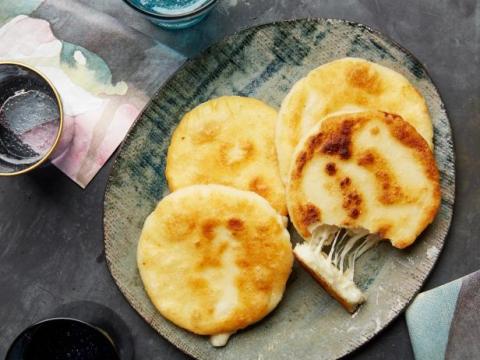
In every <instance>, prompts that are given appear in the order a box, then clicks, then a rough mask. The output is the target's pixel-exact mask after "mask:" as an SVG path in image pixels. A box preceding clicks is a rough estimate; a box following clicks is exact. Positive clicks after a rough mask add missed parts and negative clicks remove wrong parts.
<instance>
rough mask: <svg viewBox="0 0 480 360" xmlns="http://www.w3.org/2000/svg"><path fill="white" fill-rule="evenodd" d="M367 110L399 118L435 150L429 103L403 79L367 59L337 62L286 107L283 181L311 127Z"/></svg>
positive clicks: (302, 86) (279, 136)
mask: <svg viewBox="0 0 480 360" xmlns="http://www.w3.org/2000/svg"><path fill="white" fill-rule="evenodd" d="M369 110H381V111H386V112H389V113H393V114H399V115H400V116H401V117H402V118H403V119H404V120H405V121H407V122H409V123H410V124H411V125H412V126H413V127H415V129H416V130H417V131H418V132H419V133H420V134H421V135H422V136H423V138H424V139H425V140H426V141H427V143H428V144H429V146H430V147H432V138H433V128H432V123H431V119H430V115H429V112H428V108H427V105H426V103H425V100H424V98H423V97H422V95H420V93H419V92H418V91H417V90H416V89H415V87H414V86H413V85H412V84H411V83H410V82H409V81H408V80H407V79H406V78H405V77H404V76H403V75H401V74H399V73H397V72H395V71H393V70H391V69H389V68H386V67H384V66H381V65H378V64H375V63H372V62H369V61H366V60H363V59H358V58H344V59H339V60H336V61H333V62H330V63H327V64H324V65H322V66H320V67H318V68H317V69H315V70H313V71H311V72H310V73H309V74H308V75H307V76H306V77H305V78H303V79H301V80H300V81H298V82H297V83H296V84H295V85H294V86H293V87H292V89H291V90H290V92H289V94H288V95H287V96H286V97H285V99H284V101H283V102H282V106H281V108H280V111H279V114H278V122H277V130H276V139H275V141H276V147H277V153H278V160H279V163H280V173H281V176H282V179H283V180H284V181H285V182H286V180H287V177H288V172H289V168H290V163H291V159H292V154H293V151H294V149H295V146H296V145H297V144H298V142H299V141H300V139H301V138H303V136H304V135H305V134H306V133H307V132H308V131H309V129H310V128H311V127H313V126H314V125H315V124H317V123H318V122H320V121H322V119H323V118H325V117H327V116H331V115H334V114H340V113H347V112H357V111H369Z"/></svg>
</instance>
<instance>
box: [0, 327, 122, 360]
mask: <svg viewBox="0 0 480 360" xmlns="http://www.w3.org/2000/svg"><path fill="white" fill-rule="evenodd" d="M5 359H6V360H63V359H69V360H119V359H120V357H119V355H118V353H117V349H116V347H115V344H114V343H113V341H112V339H111V338H110V336H109V335H108V334H107V333H106V332H105V331H103V330H101V329H99V328H97V327H95V326H93V325H90V324H88V323H86V322H83V321H80V320H76V319H71V318H52V319H47V320H43V321H40V322H38V323H36V324H34V325H32V326H30V327H28V328H27V329H25V330H24V331H23V332H22V333H21V334H20V335H18V336H17V338H16V339H15V340H14V342H13V343H12V345H11V346H10V349H9V350H8V352H7V356H6V358H5Z"/></svg>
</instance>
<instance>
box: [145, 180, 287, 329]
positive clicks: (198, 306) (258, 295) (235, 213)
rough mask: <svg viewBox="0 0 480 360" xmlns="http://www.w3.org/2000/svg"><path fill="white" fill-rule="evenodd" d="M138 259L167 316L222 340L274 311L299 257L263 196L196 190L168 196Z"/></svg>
mask: <svg viewBox="0 0 480 360" xmlns="http://www.w3.org/2000/svg"><path fill="white" fill-rule="evenodd" d="M137 262H138V268H139V271H140V275H141V278H142V281H143V283H144V286H145V290H146V291H147V294H148V296H149V297H150V299H151V300H152V303H153V304H154V305H155V307H156V308H157V309H158V310H159V312H160V313H161V314H162V315H163V316H164V317H166V318H167V319H169V320H170V321H172V322H173V323H175V324H177V325H178V326H180V327H183V328H185V329H188V330H190V331H192V332H194V333H197V334H201V335H215V334H222V333H232V332H235V331H236V330H239V329H242V328H244V327H246V326H248V325H250V324H252V323H254V322H256V321H258V320H260V319H262V318H263V317H264V316H266V315H267V314H268V313H269V312H270V311H271V310H273V309H274V308H275V306H276V305H277V304H278V302H279V301H280V299H281V298H282V295H283V292H284V290H285V284H286V281H287V279H288V276H289V274H290V271H291V267H292V262H293V255H292V248H291V244H290V236H289V233H288V231H287V230H286V229H285V227H284V225H283V222H282V217H281V216H280V215H279V214H278V213H277V212H276V211H275V210H274V209H273V208H272V207H271V206H270V204H269V203H268V202H267V201H266V200H265V199H264V198H262V197H260V196H259V195H257V194H255V193H253V192H250V191H241V190H237V189H234V188H230V187H226V186H221V185H194V186H190V187H186V188H183V189H180V190H178V191H176V192H174V193H172V194H170V195H168V196H167V197H165V198H164V199H163V200H162V201H160V203H159V204H158V206H157V208H156V209H155V211H154V212H153V213H152V214H150V215H149V217H148V218H147V220H146V221H145V225H144V227H143V230H142V234H141V237H140V241H139V244H138V251H137Z"/></svg>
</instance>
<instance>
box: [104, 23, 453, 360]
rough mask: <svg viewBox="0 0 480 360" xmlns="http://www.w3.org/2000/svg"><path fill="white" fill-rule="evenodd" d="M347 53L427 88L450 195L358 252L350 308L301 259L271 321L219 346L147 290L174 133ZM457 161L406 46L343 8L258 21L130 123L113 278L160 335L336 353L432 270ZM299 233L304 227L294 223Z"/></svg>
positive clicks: (268, 353) (243, 347)
mask: <svg viewBox="0 0 480 360" xmlns="http://www.w3.org/2000/svg"><path fill="white" fill-rule="evenodd" d="M345 56H352V57H361V58H365V59H367V60H370V61H374V62H377V63H379V64H382V65H385V66H388V67H389V68H392V69H394V70H396V71H398V72H400V73H402V74H403V75H404V76H406V77H407V78H408V79H409V80H410V81H411V82H412V83H413V84H414V85H415V87H416V88H417V89H418V90H419V91H420V92H421V93H422V94H423V96H424V97H425V99H426V101H427V103H428V107H429V110H430V114H431V116H432V119H433V125H434V128H435V134H434V141H435V156H436V159H437V163H438V166H439V170H440V173H441V186H442V205H441V209H440V212H439V213H438V215H437V217H436V219H435V221H434V223H433V224H432V225H431V226H430V227H429V228H428V229H427V230H426V231H425V232H424V233H423V234H422V235H421V236H420V238H419V239H418V240H417V242H416V243H415V244H414V245H413V246H412V247H410V248H409V249H407V250H403V251H400V250H396V249H394V248H393V247H392V246H390V245H389V244H387V243H382V244H381V245H380V246H378V247H376V248H375V249H373V250H371V251H369V252H367V253H366V254H365V255H364V256H363V257H362V258H360V260H359V261H358V262H357V266H358V274H356V282H357V284H359V286H360V287H361V288H362V289H363V290H364V291H365V292H366V294H367V296H368V300H367V302H366V303H365V304H364V305H363V306H362V307H361V308H360V310H359V311H358V312H357V313H356V314H354V315H353V316H352V315H350V314H349V313H347V312H346V311H345V310H344V309H343V308H342V307H341V306H340V305H339V304H338V303H337V302H336V301H335V300H333V299H332V298H331V297H330V296H329V295H328V294H327V293H326V292H325V291H324V290H323V289H322V287H320V286H319V285H318V284H317V283H316V282H315V281H314V280H313V279H312V278H311V277H310V275H308V274H307V273H306V272H305V271H304V270H303V269H301V268H300V267H299V266H298V264H295V265H294V269H293V272H292V275H291V277H290V280H289V282H288V284H287V290H286V292H285V295H284V298H283V300H282V301H281V303H280V305H279V306H278V307H277V309H276V310H275V311H273V312H272V314H270V315H269V316H268V317H267V318H265V319H264V320H263V321H261V322H259V323H258V324H255V325H254V326H251V327H249V328H247V329H246V330H244V331H240V332H238V333H237V334H235V335H234V336H232V337H231V339H230V340H229V342H228V344H227V346H226V347H223V348H214V347H212V346H211V345H210V343H209V342H208V338H206V337H202V336H197V335H194V334H191V333H189V332H187V331H185V330H182V329H180V328H178V327H177V326H175V325H173V324H172V323H170V322H169V321H167V320H166V319H164V318H163V317H162V316H161V315H160V314H159V313H158V312H157V311H156V310H155V308H154V307H153V305H152V303H151V302H150V300H149V298H148V297H147V294H146V293H145V291H144V289H143V286H142V282H141V279H140V276H139V273H138V270H137V265H136V248H137V242H138V238H139V235H140V232H141V229H142V226H143V222H144V220H145V218H146V217H147V215H148V214H149V213H150V212H151V211H152V210H153V209H154V207H155V205H156V204H157V202H158V201H159V200H160V199H161V198H162V197H163V196H164V195H166V194H167V193H168V188H167V183H166V180H165V176H164V170H165V160H166V153H167V149H168V145H169V142H170V136H171V134H172V132H173V131H174V130H175V127H176V126H177V124H178V122H179V121H180V119H181V118H182V116H183V115H184V114H185V113H186V112H187V111H189V110H191V109H192V108H193V107H195V106H197V105H198V104H200V103H202V102H204V101H206V100H208V99H211V98H214V97H218V96H221V95H243V96H251V97H255V98H258V99H261V100H263V101H265V102H266V103H268V104H270V105H272V106H275V107H277V108H278V107H279V106H280V103H281V101H282V99H283V98H284V96H285V95H286V94H287V92H288V91H289V89H290V88H291V87H292V85H293V84H294V83H295V82H296V81H297V80H299V79H300V78H301V77H303V76H305V75H306V74H307V73H308V72H309V71H310V70H312V69H314V68H316V67H318V66H319V65H322V64H324V63H326V62H329V61H332V60H334V59H338V58H342V57H345ZM454 194H455V169H454V152H453V144H452V133H451V130H450V124H449V121H448V118H447V114H446V112H445V108H444V106H443V103H442V100H441V98H440V95H439V93H438V91H437V89H436V87H435V85H434V84H433V83H432V80H431V79H430V77H429V76H428V74H427V72H426V70H425V69H424V67H423V66H422V65H421V64H420V63H419V61H418V60H417V59H415V58H414V57H413V56H412V55H411V54H410V53H409V52H408V51H406V50H405V49H403V48H401V47H400V46H399V45H397V44H395V43H393V42H392V41H390V40H388V39H387V38H385V37H384V36H383V35H381V34H379V33H377V32H375V31H372V30H371V29H369V28H368V27H366V26H364V25H360V24H356V23H352V22H347V21H342V20H323V19H319V20H313V19H312V20H296V21H286V22H278V23H272V24H266V25H261V26H257V27H254V28H251V29H247V30H244V31H242V32H240V33H238V34H235V35H233V36H230V37H228V38H227V39H225V40H223V41H222V42H220V43H218V44H216V45H214V46H212V47H210V48H209V49H208V50H206V51H205V52H204V53H203V54H202V55H200V56H199V57H197V58H195V59H193V60H189V61H187V62H186V63H185V64H184V66H183V67H181V68H180V69H179V70H178V71H177V73H176V74H175V75H174V76H173V77H172V78H170V79H169V81H168V82H167V83H166V84H165V85H164V86H163V87H162V88H161V89H160V90H159V91H158V93H157V94H156V95H155V96H154V98H153V99H152V101H151V102H150V104H149V105H148V106H147V108H146V109H145V111H144V112H143V114H142V115H141V116H140V117H139V119H138V120H137V122H136V124H135V126H134V127H133V128H132V130H131V131H130V133H129V135H128V137H127V138H126V140H125V142H124V143H123V146H122V148H121V150H120V151H119V153H118V156H117V159H116V162H115V165H114V167H113V170H112V173H111V175H110V178H109V180H108V185H107V189H106V193H105V204H104V232H105V252H106V258H107V263H108V266H109V268H110V271H111V273H112V276H113V278H114V279H115V282H116V283H117V285H118V287H119V288H120V290H121V291H122V292H123V294H124V295H125V297H126V298H127V300H128V301H129V303H130V304H131V305H132V306H133V308H134V309H135V310H137V311H138V313H139V314H140V315H141V316H142V317H143V318H144V319H145V321H147V322H148V323H149V324H150V325H151V326H152V327H153V328H154V329H155V330H157V331H158V333H159V334H160V335H162V336H163V337H165V338H166V339H168V340H169V341H170V342H171V343H173V344H174V345H175V346H177V347H178V348H179V349H181V350H182V351H184V352H185V353H187V354H190V355H191V356H193V357H195V358H198V359H242V360H247V359H275V360H280V359H285V360H287V359H333V358H338V357H341V356H344V355H346V354H348V353H350V352H351V351H353V350H354V349H356V348H358V347H359V346H360V345H362V344H364V343H365V342H367V341H368V340H369V339H371V338H372V337H373V336H375V334H377V333H378V332H379V331H381V330H382V329H383V328H385V327H386V326H387V325H388V324H389V323H390V322H391V321H392V320H393V319H394V318H395V317H397V316H398V315H399V314H400V313H401V312H402V311H403V310H404V309H405V307H406V306H407V305H408V304H409V302H410V301H411V300H412V298H413V297H414V295H415V294H416V293H417V292H418V291H419V290H420V288H421V286H422V284H423V282H424V281H425V279H426V278H427V276H428V274H429V273H430V271H431V270H432V268H433V266H434V264H435V262H436V260H437V258H438V256H439V254H440V251H441V249H442V247H443V243H444V241H445V237H446V236H447V232H448V228H449V226H450V221H451V218H452V207H453V202H454ZM291 233H292V237H293V241H294V242H295V241H296V239H297V235H296V234H295V233H294V231H293V230H292V231H291Z"/></svg>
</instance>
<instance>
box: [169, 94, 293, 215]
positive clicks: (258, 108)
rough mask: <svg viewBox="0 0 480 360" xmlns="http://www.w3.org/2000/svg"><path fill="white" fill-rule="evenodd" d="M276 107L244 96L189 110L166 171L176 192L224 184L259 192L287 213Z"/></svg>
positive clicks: (281, 212) (227, 98) (173, 139)
mask: <svg viewBox="0 0 480 360" xmlns="http://www.w3.org/2000/svg"><path fill="white" fill-rule="evenodd" d="M276 120H277V112H276V110H275V109H273V108H271V107H270V106H268V105H266V104H265V103H263V102H261V101H259V100H256V99H252V98H246V97H240V96H223V97H219V98H216V99H213V100H209V101H207V102H205V103H203V104H201V105H199V106H197V107H196V108H194V109H193V110H192V111H190V112H189V113H187V114H186V115H185V116H184V117H183V119H182V121H181V122H180V124H179V125H178V127H177V129H176V130H175V132H174V133H173V136H172V140H171V143H170V147H169V148H168V155H167V166H166V170H165V175H166V177H167V181H168V186H169V187H170V189H171V190H172V191H175V190H177V189H180V188H182V187H185V186H190V185H195V184H222V185H228V186H232V187H235V188H237V189H241V190H249V191H253V192H256V193H257V194H259V195H261V196H263V197H264V198H265V199H267V200H268V201H269V202H270V204H272V206H273V207H274V208H275V209H276V210H277V211H278V212H279V213H280V214H282V215H287V207H286V204H285V187H284V185H283V183H282V180H281V179H280V171H279V168H278V161H277V154H276V151H275V143H274V137H275V126H276Z"/></svg>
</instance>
